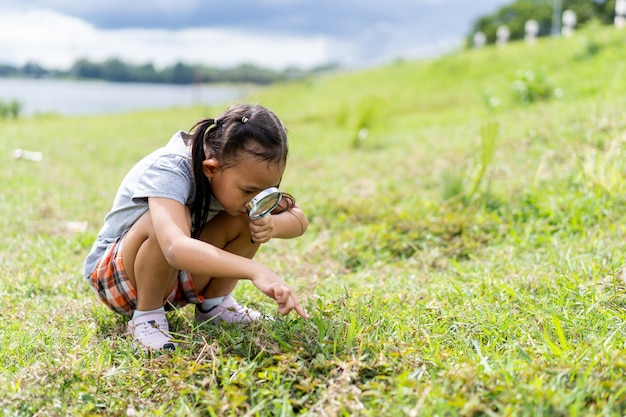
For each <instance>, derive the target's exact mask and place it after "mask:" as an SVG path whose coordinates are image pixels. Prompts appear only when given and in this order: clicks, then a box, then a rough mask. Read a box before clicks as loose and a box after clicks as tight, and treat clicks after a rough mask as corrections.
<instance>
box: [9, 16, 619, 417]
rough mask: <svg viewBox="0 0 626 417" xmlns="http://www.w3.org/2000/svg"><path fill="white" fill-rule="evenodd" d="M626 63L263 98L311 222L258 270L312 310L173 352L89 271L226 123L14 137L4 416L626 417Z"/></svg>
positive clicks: (582, 60) (180, 327)
mask: <svg viewBox="0 0 626 417" xmlns="http://www.w3.org/2000/svg"><path fill="white" fill-rule="evenodd" d="M624 56H626V31H621V32H620V31H617V30H615V29H613V28H609V27H599V26H598V27H588V28H587V29H586V30H585V31H583V32H578V33H576V34H575V35H574V36H572V37H570V38H549V39H548V38H543V39H540V40H539V41H538V42H537V43H536V44H534V45H527V44H525V43H512V44H510V45H508V46H507V47H506V48H496V47H488V48H484V49H481V50H471V51H462V52H457V53H453V54H450V55H448V56H445V57H442V58H439V59H436V60H432V61H427V62H396V63H394V64H391V65H388V66H384V67H380V68H372V69H367V70H359V71H356V70H355V71H351V72H341V73H334V74H327V75H325V76H321V77H316V78H311V79H309V80H307V81H304V82H303V81H300V82H294V83H290V84H282V85H279V86H274V87H270V88H267V89H261V90H258V91H257V92H256V93H255V95H254V96H253V97H250V100H251V101H256V102H259V103H261V104H264V105H266V106H268V107H271V108H273V109H274V110H275V111H276V112H277V113H278V115H279V116H281V118H282V119H283V121H284V123H285V124H286V126H287V128H288V129H289V132H290V141H291V142H290V146H291V151H290V152H291V156H290V162H289V166H288V168H287V172H286V175H285V179H284V182H283V185H284V189H285V190H286V191H288V192H290V193H292V194H294V195H295V196H296V198H297V200H298V201H299V203H300V204H301V205H302V206H303V207H304V209H305V211H306V212H307V214H308V215H309V219H310V223H311V226H310V228H309V231H308V232H307V234H306V235H305V236H304V237H303V238H301V239H296V240H293V241H272V242H270V243H269V244H267V245H265V246H264V248H263V250H262V251H261V253H260V254H259V256H258V259H259V260H260V261H262V262H264V263H266V264H267V265H268V266H270V267H271V268H273V269H274V270H275V271H276V272H277V273H279V274H281V275H282V276H284V277H285V278H286V279H287V280H288V281H289V282H291V283H292V284H293V285H294V287H295V288H297V289H298V292H299V294H301V297H302V299H303V300H305V302H304V304H305V305H306V306H307V308H308V310H309V312H310V313H311V314H312V316H313V317H312V319H311V320H309V321H303V320H301V319H296V318H295V317H294V316H290V317H288V318H286V319H277V320H275V321H272V322H268V323H261V324H259V325H257V326H252V327H250V328H244V329H239V328H209V329H207V328H197V327H195V326H194V325H193V324H192V322H191V321H190V319H191V316H192V311H191V310H181V311H180V312H179V313H177V314H174V315H173V316H171V318H170V320H171V322H172V324H173V327H174V330H175V331H176V332H177V334H178V335H179V337H180V338H181V340H182V343H181V349H180V351H179V352H177V353H175V354H173V355H169V356H160V357H156V358H145V357H137V356H135V355H134V354H133V352H132V350H131V348H130V347H129V346H128V343H127V341H126V339H125V337H124V324H125V323H124V321H123V320H122V319H120V318H117V317H115V316H113V314H111V313H109V312H108V311H107V310H106V309H105V308H104V307H102V306H100V305H99V304H98V303H97V301H96V299H95V297H94V296H93V294H92V292H91V290H90V289H89V288H88V286H87V284H86V283H85V282H84V280H83V279H82V278H81V276H80V269H81V265H82V261H83V258H84V256H85V255H86V253H87V252H88V250H89V247H90V245H91V242H92V241H93V239H94V238H95V236H96V233H97V231H98V229H99V227H100V224H101V221H102V217H103V215H104V214H105V213H106V211H107V210H108V208H109V206H110V204H111V201H112V200H111V199H112V197H113V195H114V192H115V189H116V188H117V185H118V183H119V181H120V180H121V178H122V177H123V175H124V174H125V173H126V171H127V170H128V169H129V168H130V166H131V165H132V164H133V163H134V162H135V161H136V160H137V159H138V158H140V157H141V156H143V155H144V154H146V153H147V152H149V151H151V150H152V149H154V148H155V147H158V146H161V145H162V144H163V143H164V142H165V141H166V140H167V139H168V138H169V137H170V135H171V133H172V132H174V131H175V130H178V129H187V128H190V127H191V126H192V125H193V123H194V122H195V121H196V120H197V119H199V118H201V117H203V116H213V115H215V114H216V113H217V112H219V111H221V110H222V108H221V107H216V108H206V107H194V108H181V109H171V110H167V111H144V112H137V113H130V114H125V115H117V116H98V117H82V118H61V117H55V116H40V117H35V118H32V119H21V120H16V121H1V122H0V137H1V138H2V139H1V141H0V161H2V164H3V167H4V168H3V170H2V175H1V176H0V180H1V181H2V184H3V186H2V190H3V191H2V194H1V196H0V209H2V212H3V213H4V215H3V216H2V217H1V218H0V230H2V231H3V237H2V239H0V266H1V267H2V269H1V271H2V272H0V274H2V275H1V279H0V305H2V315H3V320H1V321H0V335H1V336H2V337H0V392H2V393H3V395H2V396H0V409H2V410H5V411H4V412H5V413H6V414H7V415H33V414H37V415H70V414H71V415H95V414H104V415H120V414H126V415H154V414H163V415H298V414H302V415H330V416H334V415H336V416H347V415H392V416H396V415H398V416H399V415H411V416H413V415H462V416H480V415H484V416H496V415H497V416H499V415H528V416H566V415H567V416H574V415H578V416H586V415H598V416H599V415H602V416H622V415H624V414H625V413H626V382H625V381H626V380H625V378H624V369H625V368H626V362H625V361H624V357H626V356H625V354H626V350H625V349H626V332H625V331H624V329H625V327H624V318H625V313H626V282H625V280H624V275H623V269H622V268H623V265H624V253H625V250H626V244H625V242H624V234H625V232H626V226H625V224H626V214H625V213H626V190H625V185H624V184H625V181H624V180H625V175H626V162H625V161H626V154H625V153H626V150H625V148H624V144H625V142H626V112H625V109H626V61H625V60H624V58H623V57H624ZM15 148H23V149H33V150H39V151H42V152H43V154H44V158H43V160H42V161H41V162H40V163H30V162H28V161H24V160H14V159H12V158H11V152H12V151H13V149H15ZM83 221H86V222H88V227H87V230H86V231H79V232H76V231H74V230H73V225H74V223H72V222H83ZM237 292H238V297H239V298H240V299H241V300H242V301H245V302H246V303H249V304H251V305H253V306H255V307H257V308H260V309H262V310H264V311H265V312H267V313H268V314H272V315H273V314H274V313H275V311H274V310H275V307H274V306H272V304H271V303H270V301H269V300H268V299H266V298H264V296H263V295H261V294H259V293H258V291H256V290H254V289H253V288H252V287H251V286H250V285H246V284H243V285H240V286H238V289H237Z"/></svg>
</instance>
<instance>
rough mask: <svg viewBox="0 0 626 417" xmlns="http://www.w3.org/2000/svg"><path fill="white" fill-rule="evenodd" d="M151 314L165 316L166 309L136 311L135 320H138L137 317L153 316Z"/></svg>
mask: <svg viewBox="0 0 626 417" xmlns="http://www.w3.org/2000/svg"><path fill="white" fill-rule="evenodd" d="M151 313H163V314H165V307H161V308H157V309H156V310H147V311H140V310H135V312H134V313H133V319H136V318H137V317H141V316H143V315H146V314H151Z"/></svg>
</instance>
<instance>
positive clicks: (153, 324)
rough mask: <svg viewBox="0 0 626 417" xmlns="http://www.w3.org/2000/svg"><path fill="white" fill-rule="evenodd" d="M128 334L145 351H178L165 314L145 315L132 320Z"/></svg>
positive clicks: (129, 323)
mask: <svg viewBox="0 0 626 417" xmlns="http://www.w3.org/2000/svg"><path fill="white" fill-rule="evenodd" d="M128 333H130V334H131V335H132V336H133V338H134V339H135V341H136V342H137V343H138V344H139V346H140V347H141V348H142V349H143V350H144V351H148V350H161V349H163V350H174V349H176V343H174V342H172V336H171V335H170V329H169V325H168V324H167V317H165V313H150V314H144V315H142V316H139V317H137V318H136V319H132V320H130V321H129V322H128Z"/></svg>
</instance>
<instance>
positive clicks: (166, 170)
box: [132, 155, 191, 205]
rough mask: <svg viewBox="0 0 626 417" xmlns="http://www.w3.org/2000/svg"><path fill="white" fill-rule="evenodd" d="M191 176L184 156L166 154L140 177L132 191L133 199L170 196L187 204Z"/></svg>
mask: <svg viewBox="0 0 626 417" xmlns="http://www.w3.org/2000/svg"><path fill="white" fill-rule="evenodd" d="M190 188H191V178H190V172H189V169H187V168H186V166H185V162H184V160H183V159H182V158H180V157H177V156H175V155H166V156H162V157H160V158H158V159H157V160H156V161H155V162H154V163H153V164H152V165H150V166H149V167H148V168H147V169H146V170H145V171H144V172H143V174H141V177H140V178H139V181H138V184H137V187H136V189H135V190H134V191H133V193H132V199H133V201H136V200H138V199H140V200H147V199H148V198H149V197H161V198H170V199H172V200H176V201H178V202H180V203H181V204H183V205H186V204H187V203H188V200H189V194H190Z"/></svg>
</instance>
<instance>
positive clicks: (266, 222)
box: [250, 214, 274, 243]
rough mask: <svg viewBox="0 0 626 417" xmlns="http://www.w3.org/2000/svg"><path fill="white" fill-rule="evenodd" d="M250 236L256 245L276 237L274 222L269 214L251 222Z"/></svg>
mask: <svg viewBox="0 0 626 417" xmlns="http://www.w3.org/2000/svg"><path fill="white" fill-rule="evenodd" d="M250 235H251V237H252V241H253V242H254V243H265V242H269V240H270V239H271V238H272V236H273V235H274V220H273V219H272V215H271V214H268V215H267V216H265V217H261V218H260V219H256V220H250Z"/></svg>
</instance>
